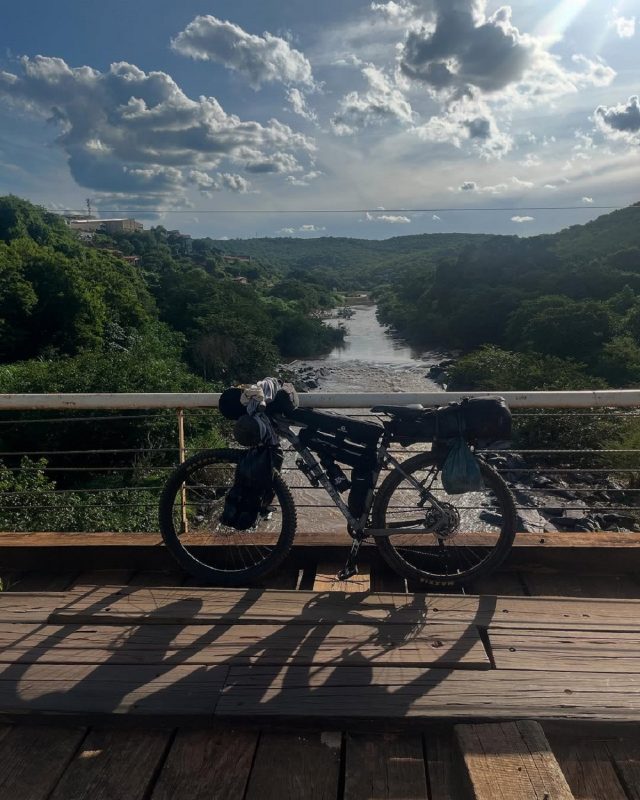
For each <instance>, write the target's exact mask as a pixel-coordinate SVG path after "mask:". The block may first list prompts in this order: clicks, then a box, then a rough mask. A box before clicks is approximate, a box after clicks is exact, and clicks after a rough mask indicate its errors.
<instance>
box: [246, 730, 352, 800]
mask: <svg viewBox="0 0 640 800" xmlns="http://www.w3.org/2000/svg"><path fill="white" fill-rule="evenodd" d="M341 738H342V737H341V735H340V734H339V733H334V732H316V733H305V734H299V735H296V734H290V733H263V734H262V736H261V737H260V741H259V743H258V750H257V752H256V759H255V762H254V765H253V769H252V770H251V776H250V778H249V785H248V787H247V793H246V795H245V799H246V800H335V798H336V797H337V795H338V780H339V772H340V749H341Z"/></svg>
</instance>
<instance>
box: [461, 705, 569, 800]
mask: <svg viewBox="0 0 640 800" xmlns="http://www.w3.org/2000/svg"><path fill="white" fill-rule="evenodd" d="M455 731H456V736H457V739H458V743H459V745H460V749H461V751H462V757H463V760H464V763H465V766H466V769H467V775H468V777H469V781H470V784H471V786H472V789H473V793H474V797H475V798H476V800H496V798H500V800H522V798H532V800H550V799H551V798H553V800H574V798H573V795H572V794H571V790H570V789H569V785H568V784H567V781H566V779H565V777H564V775H563V774H562V770H561V769H560V766H559V765H558V762H557V761H556V759H555V756H554V755H553V752H552V750H551V746H550V745H549V742H548V741H547V738H546V736H545V735H544V732H543V730H542V728H541V727H540V725H539V724H538V723H537V722H534V721H531V720H524V721H519V722H498V723H495V724H491V725H456V728H455Z"/></svg>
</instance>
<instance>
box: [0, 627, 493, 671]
mask: <svg viewBox="0 0 640 800" xmlns="http://www.w3.org/2000/svg"><path fill="white" fill-rule="evenodd" d="M365 660H366V661H367V662H369V663H371V664H405V665H409V664H414V665H416V666H422V665H427V664H434V665H438V666H451V667H455V668H460V667H464V668H467V669H471V668H473V669H483V668H484V669H488V668H489V667H490V663H489V659H488V657H487V655H486V652H485V649H484V647H483V645H482V642H481V640H480V637H479V634H478V632H477V630H476V629H475V628H468V627H465V626H463V625H460V624H453V625H452V624H447V623H444V624H442V625H441V624H433V625H432V624H430V623H429V624H425V625H420V626H414V625H390V626H378V625H323V624H321V625H233V626H228V625H214V626H211V627H210V626H203V625H187V626H182V625H143V626H139V627H137V626H132V625H129V626H123V625H108V626H91V625H79V626H71V625H64V626H60V625H40V624H21V623H2V622H0V662H4V663H23V664H33V663H39V664H46V663H48V664H56V663H57V664H104V663H109V664H162V663H165V662H166V663H174V664H178V663H179V664H254V663H259V664H262V665H269V664H271V665H280V664H298V665H304V664H330V663H335V662H342V661H348V662H352V661H358V662H362V661H365Z"/></svg>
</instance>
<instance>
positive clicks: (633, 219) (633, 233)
mask: <svg viewBox="0 0 640 800" xmlns="http://www.w3.org/2000/svg"><path fill="white" fill-rule="evenodd" d="M535 238H536V239H539V240H541V241H543V240H547V241H548V242H549V244H550V246H551V248H552V249H553V251H554V252H556V253H558V255H561V256H564V257H568V258H571V259H574V260H575V259H578V258H580V259H591V258H595V257H597V256H607V255H610V254H611V253H612V252H615V251H616V250H627V249H629V248H631V247H640V203H634V205H632V206H629V207H627V208H622V209H620V210H619V211H613V212H612V213H611V214H604V215H603V216H601V217H598V218H597V219H594V220H593V221H592V222H587V224H586V225H572V226H571V227H570V228H565V230H563V231H560V232H559V233H555V234H552V235H550V236H537V237H535Z"/></svg>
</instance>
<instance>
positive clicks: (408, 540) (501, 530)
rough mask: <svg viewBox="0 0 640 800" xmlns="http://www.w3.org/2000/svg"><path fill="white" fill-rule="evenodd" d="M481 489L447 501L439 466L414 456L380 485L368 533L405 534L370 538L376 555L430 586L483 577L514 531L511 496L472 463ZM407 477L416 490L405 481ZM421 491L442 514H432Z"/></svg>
mask: <svg viewBox="0 0 640 800" xmlns="http://www.w3.org/2000/svg"><path fill="white" fill-rule="evenodd" d="M478 464H479V466H480V471H481V474H482V478H483V481H484V485H485V488H484V490H483V491H480V492H469V493H467V494H457V495H449V494H447V492H446V491H445V490H444V488H443V486H442V481H441V478H440V463H439V461H438V460H436V458H435V457H434V456H433V454H432V453H420V454H419V455H417V456H414V457H413V458H410V459H408V460H407V461H405V462H404V463H403V464H402V470H403V472H404V474H403V472H400V470H397V469H396V470H394V471H393V472H391V473H390V474H389V475H388V476H387V477H386V478H385V480H384V482H383V484H382V486H381V487H380V491H379V492H378V494H377V496H376V499H375V502H374V506H373V512H372V522H373V527H374V528H377V529H383V528H388V529H390V530H392V529H401V530H403V531H404V530H407V531H410V532H409V533H402V534H393V535H390V536H383V537H376V543H377V545H378V548H379V550H380V554H381V555H382V557H383V558H384V559H385V561H386V562H387V563H388V564H389V565H390V566H391V567H392V569H394V570H396V572H398V573H399V574H401V575H404V576H405V577H407V578H410V579H413V580H417V581H421V582H423V583H426V584H429V585H431V586H438V587H443V586H459V585H461V584H464V583H467V582H468V581H470V580H473V579H475V578H479V577H481V576H483V575H486V574H488V573H489V572H491V571H493V570H494V569H496V567H498V566H499V565H500V564H501V563H502V561H503V560H504V559H505V557H506V555H507V554H508V552H509V550H510V548H511V545H512V544H513V539H514V536H515V530H516V509H515V503H514V501H513V496H512V494H511V492H510V491H509V487H508V486H507V485H506V483H505V482H504V480H503V479H502V478H501V477H500V475H499V474H498V473H497V472H496V471H495V470H494V469H493V468H492V467H490V466H489V465H488V464H486V463H485V462H484V461H482V460H478ZM409 475H410V476H411V477H412V478H414V479H415V480H416V481H417V482H418V483H419V484H420V487H421V488H420V489H418V488H417V487H416V486H414V485H413V483H412V482H410V481H409V480H407V477H405V476H409ZM427 490H428V491H429V492H431V493H432V494H433V496H434V497H435V499H436V500H437V502H438V503H439V504H441V506H442V507H443V508H444V509H445V515H444V521H443V517H442V515H438V513H437V512H435V513H434V511H433V507H432V506H431V504H430V503H429V500H428V495H427V493H426V492H427Z"/></svg>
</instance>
